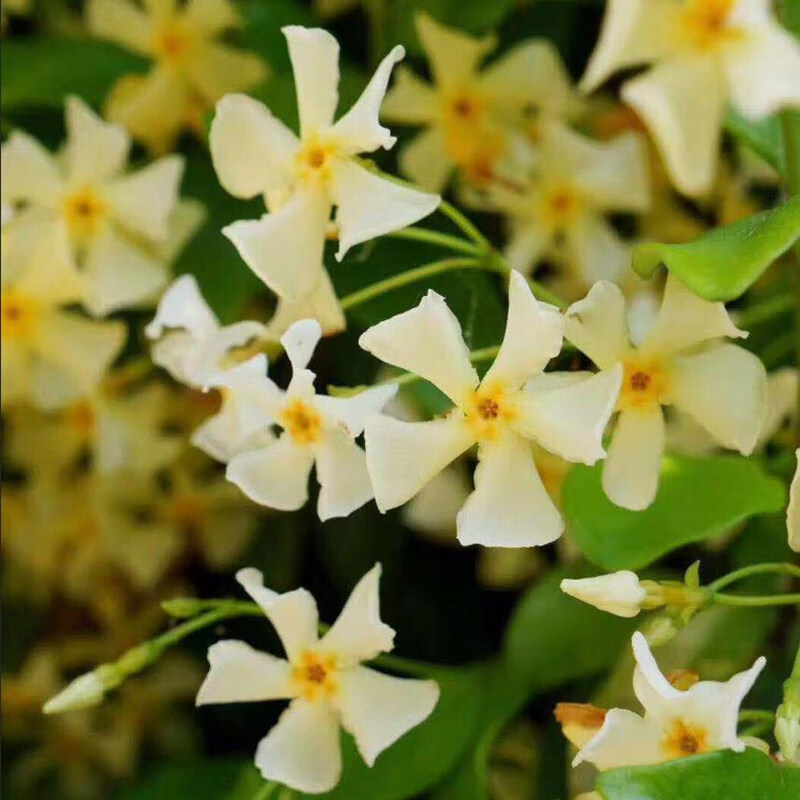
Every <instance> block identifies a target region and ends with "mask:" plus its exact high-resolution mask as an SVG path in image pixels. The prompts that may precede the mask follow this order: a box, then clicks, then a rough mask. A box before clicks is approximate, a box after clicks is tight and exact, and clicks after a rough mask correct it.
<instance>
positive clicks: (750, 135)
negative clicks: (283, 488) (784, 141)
mask: <svg viewBox="0 0 800 800" xmlns="http://www.w3.org/2000/svg"><path fill="white" fill-rule="evenodd" d="M725 129H726V130H727V131H728V132H729V133H730V134H731V135H733V136H734V137H735V138H736V139H738V140H739V141H740V142H742V143H743V144H745V145H747V147H749V148H750V149H751V150H752V151H753V152H754V153H755V154H756V155H758V156H760V157H761V158H763V159H764V161H766V162H767V163H768V164H769V165H770V166H772V167H774V168H775V169H776V170H778V171H779V172H781V171H782V170H783V156H782V154H781V129H780V125H779V123H778V120H777V119H776V118H775V117H765V118H764V119H758V120H752V119H747V117H744V116H742V115H741V114H740V113H739V112H738V111H736V109H734V108H732V109H730V110H729V111H728V115H727V117H726V118H725Z"/></svg>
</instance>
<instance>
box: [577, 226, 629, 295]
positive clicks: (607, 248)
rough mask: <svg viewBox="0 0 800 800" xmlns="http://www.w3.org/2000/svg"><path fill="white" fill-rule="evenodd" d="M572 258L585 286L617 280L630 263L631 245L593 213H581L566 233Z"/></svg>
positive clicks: (621, 276)
mask: <svg viewBox="0 0 800 800" xmlns="http://www.w3.org/2000/svg"><path fill="white" fill-rule="evenodd" d="M567 241H568V247H569V252H570V255H571V259H572V261H573V262H574V266H575V268H576V272H577V273H578V275H579V277H580V278H581V281H582V283H583V284H584V285H585V286H591V285H593V284H594V283H595V281H601V280H606V281H612V282H613V281H619V280H621V279H622V278H623V276H624V275H625V273H626V272H627V271H628V270H629V269H630V266H631V250H632V247H631V245H630V244H628V243H627V242H625V241H623V239H622V238H621V237H620V235H619V234H618V233H617V232H616V231H615V230H614V229H613V228H612V227H611V225H609V223H608V222H606V220H605V218H603V217H602V216H600V215H599V214H596V213H591V212H587V213H584V214H582V215H581V217H580V219H579V220H578V221H577V222H576V223H575V225H574V226H573V227H572V228H571V230H570V231H569V232H568V234H567Z"/></svg>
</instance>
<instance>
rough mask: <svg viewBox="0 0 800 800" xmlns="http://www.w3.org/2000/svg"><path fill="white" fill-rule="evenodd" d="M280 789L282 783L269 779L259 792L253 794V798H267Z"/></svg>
mask: <svg viewBox="0 0 800 800" xmlns="http://www.w3.org/2000/svg"><path fill="white" fill-rule="evenodd" d="M278 789H280V784H278V783H273V782H272V781H267V782H266V783H265V784H264V785H263V786H262V787H261V788H260V789H259V790H258V791H257V792H256V794H255V795H253V800H267V798H269V797H272V795H274V794H275V792H277V791H278Z"/></svg>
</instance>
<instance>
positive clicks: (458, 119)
mask: <svg viewBox="0 0 800 800" xmlns="http://www.w3.org/2000/svg"><path fill="white" fill-rule="evenodd" d="M485 109H486V104H485V103H484V102H483V100H481V98H480V97H478V95H477V94H476V93H475V92H471V91H469V90H468V89H464V90H462V91H460V92H456V93H454V94H452V95H450V96H448V97H446V98H445V100H444V117H445V122H446V123H447V122H453V123H456V124H460V125H475V124H477V123H479V122H480V121H481V120H482V119H483V115H484V111H485Z"/></svg>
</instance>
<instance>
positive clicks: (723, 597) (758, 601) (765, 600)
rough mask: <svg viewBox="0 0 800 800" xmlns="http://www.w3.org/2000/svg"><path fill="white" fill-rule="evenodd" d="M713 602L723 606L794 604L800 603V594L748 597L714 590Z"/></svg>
mask: <svg viewBox="0 0 800 800" xmlns="http://www.w3.org/2000/svg"><path fill="white" fill-rule="evenodd" d="M711 602H712V603H719V604H720V605H723V606H742V607H745V606H746V607H764V606H793V605H800V594H768V595H761V596H752V597H746V596H744V595H737V594H720V593H719V592H714V593H713V594H712V595H711Z"/></svg>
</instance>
